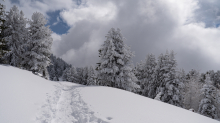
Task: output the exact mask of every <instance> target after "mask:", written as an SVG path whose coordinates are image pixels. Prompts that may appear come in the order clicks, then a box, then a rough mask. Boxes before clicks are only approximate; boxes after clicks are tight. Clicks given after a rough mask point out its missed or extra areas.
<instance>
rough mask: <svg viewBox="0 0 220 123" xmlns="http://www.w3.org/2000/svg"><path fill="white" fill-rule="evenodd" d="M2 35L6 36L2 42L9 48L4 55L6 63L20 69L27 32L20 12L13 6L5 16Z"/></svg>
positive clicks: (25, 22) (24, 20)
mask: <svg viewBox="0 0 220 123" xmlns="http://www.w3.org/2000/svg"><path fill="white" fill-rule="evenodd" d="M4 24H5V26H6V27H8V28H6V29H5V30H4V35H5V36H7V37H5V38H4V40H5V41H6V42H7V45H8V46H9V49H10V52H8V53H6V54H5V57H6V59H7V60H8V63H9V64H11V65H13V66H17V67H22V66H21V62H22V61H23V59H24V58H25V56H24V53H25V52H26V42H27V40H28V36H27V35H28V30H27V29H26V24H27V21H26V19H25V18H24V14H23V12H22V11H19V10H18V7H17V6H13V7H12V8H11V9H10V11H9V12H8V14H7V15H6V21H5V23H4Z"/></svg>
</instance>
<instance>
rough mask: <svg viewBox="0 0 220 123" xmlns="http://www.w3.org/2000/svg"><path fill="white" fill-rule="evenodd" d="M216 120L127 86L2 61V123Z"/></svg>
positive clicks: (198, 122)
mask: <svg viewBox="0 0 220 123" xmlns="http://www.w3.org/2000/svg"><path fill="white" fill-rule="evenodd" d="M35 122H37V123H38V122H39V123H107V122H109V123H215V122H216V123H217V122H218V121H216V120H213V119H210V118H208V117H204V116H202V115H199V114H196V113H193V112H191V111H188V110H185V109H182V108H178V107H175V106H172V105H169V104H165V103H163V102H159V101H156V100H152V99H149V98H146V97H142V96H139V95H136V94H133V93H130V92H127V91H123V90H119V89H115V88H109V87H99V86H82V85H78V84H73V83H68V82H51V81H48V80H45V79H43V78H41V77H39V76H36V75H33V74H32V73H31V72H29V71H25V70H21V69H18V68H14V67H11V66H3V65H0V123H35Z"/></svg>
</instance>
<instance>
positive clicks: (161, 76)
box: [148, 54, 167, 99]
mask: <svg viewBox="0 0 220 123" xmlns="http://www.w3.org/2000/svg"><path fill="white" fill-rule="evenodd" d="M165 61H166V59H165V57H164V55H163V54H160V56H159V57H158V59H157V65H156V68H155V75H154V76H155V77H154V81H153V82H151V83H150V85H149V92H148V97H150V98H153V99H154V98H155V97H156V95H157V94H158V93H159V92H161V87H162V84H163V83H164V80H165V75H166V73H167V70H166V69H165V68H166V64H165Z"/></svg>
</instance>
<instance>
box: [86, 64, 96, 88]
mask: <svg viewBox="0 0 220 123" xmlns="http://www.w3.org/2000/svg"><path fill="white" fill-rule="evenodd" d="M87 85H96V74H95V70H94V69H93V67H92V66H90V67H89V71H88V78H87Z"/></svg>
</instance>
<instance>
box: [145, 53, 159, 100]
mask: <svg viewBox="0 0 220 123" xmlns="http://www.w3.org/2000/svg"><path fill="white" fill-rule="evenodd" d="M156 65H157V63H156V59H155V56H154V55H153V54H149V55H147V58H146V60H145V64H144V66H143V69H144V79H143V81H142V85H143V87H144V88H143V90H142V95H144V96H146V97H151V98H153V97H152V96H149V95H152V94H151V93H152V92H153V91H151V89H153V87H154V84H155V68H156ZM151 87H152V88H151Z"/></svg>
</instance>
